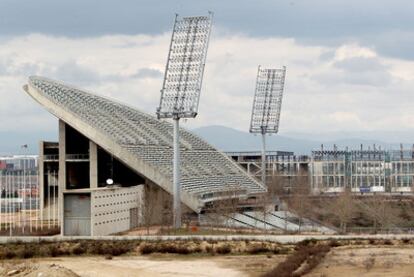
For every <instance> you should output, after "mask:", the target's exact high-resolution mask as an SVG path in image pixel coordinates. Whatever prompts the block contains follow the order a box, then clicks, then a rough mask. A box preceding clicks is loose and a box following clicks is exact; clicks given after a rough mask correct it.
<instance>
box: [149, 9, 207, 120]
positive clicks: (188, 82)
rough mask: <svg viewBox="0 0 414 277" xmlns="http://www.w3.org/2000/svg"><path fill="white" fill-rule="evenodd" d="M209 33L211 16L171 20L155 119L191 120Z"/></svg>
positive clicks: (194, 110)
mask: <svg viewBox="0 0 414 277" xmlns="http://www.w3.org/2000/svg"><path fill="white" fill-rule="evenodd" d="M210 30H211V16H193V17H183V18H179V17H178V16H177V17H176V19H175V24H174V30H173V35H172V38H171V46H170V50H169V54H168V60H167V66H166V70H165V76H164V83H163V87H162V90H161V100H160V106H159V107H158V109H157V115H158V117H159V118H171V117H178V118H185V117H187V118H188V117H195V116H196V115H197V112H198V103H199V98H200V90H201V84H202V80H203V72H204V65H205V60H206V54H207V47H208V41H209V37H210Z"/></svg>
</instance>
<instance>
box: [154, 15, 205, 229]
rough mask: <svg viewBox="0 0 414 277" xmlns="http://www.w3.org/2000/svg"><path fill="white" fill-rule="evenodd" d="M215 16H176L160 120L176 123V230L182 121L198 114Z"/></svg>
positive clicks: (178, 225)
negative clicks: (169, 120)
mask: <svg viewBox="0 0 414 277" xmlns="http://www.w3.org/2000/svg"><path fill="white" fill-rule="evenodd" d="M212 18H213V13H212V12H209V15H208V16H191V17H179V16H178V14H176V16H175V21H174V27H173V32H172V37H171V43H170V50H169V52H168V59H167V65H166V68H165V75H164V82H163V85H162V89H161V99H160V106H159V107H158V108H157V117H158V119H161V118H172V119H173V121H174V143H173V146H174V157H173V167H174V170H173V181H174V188H173V195H174V207H173V216H174V227H175V228H180V227H181V197H180V190H181V187H180V168H179V166H180V142H179V139H180V134H179V131H180V130H179V121H180V118H194V117H196V116H197V113H198V103H199V100H200V91H201V84H202V81H203V73H204V66H205V61H206V56H207V48H208V42H209V39H210V31H211V23H212Z"/></svg>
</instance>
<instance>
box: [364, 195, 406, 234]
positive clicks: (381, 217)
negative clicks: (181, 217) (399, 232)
mask: <svg viewBox="0 0 414 277" xmlns="http://www.w3.org/2000/svg"><path fill="white" fill-rule="evenodd" d="M391 200H392V199H390V198H388V197H387V196H384V195H379V194H374V195H373V196H371V197H367V198H366V199H363V200H361V201H359V206H360V207H361V210H362V212H363V213H364V215H365V216H366V217H367V218H369V219H371V220H372V221H373V225H374V231H375V232H377V231H378V227H381V228H389V227H392V226H395V225H397V224H398V223H399V222H400V221H401V219H400V218H399V210H398V209H396V208H395V207H394V206H392V202H391Z"/></svg>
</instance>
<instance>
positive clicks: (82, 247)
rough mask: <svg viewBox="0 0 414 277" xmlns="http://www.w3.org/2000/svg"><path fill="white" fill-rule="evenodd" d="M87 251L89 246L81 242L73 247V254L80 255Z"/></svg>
mask: <svg viewBox="0 0 414 277" xmlns="http://www.w3.org/2000/svg"><path fill="white" fill-rule="evenodd" d="M86 251H87V246H86V245H84V244H82V243H81V244H78V245H76V246H75V247H74V248H73V249H72V254H73V255H77V256H78V255H82V254H85V253H86Z"/></svg>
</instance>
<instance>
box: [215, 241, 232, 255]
mask: <svg viewBox="0 0 414 277" xmlns="http://www.w3.org/2000/svg"><path fill="white" fill-rule="evenodd" d="M230 252H231V247H230V245H228V244H223V245H220V246H217V247H216V253H217V254H220V255H226V254H229V253H230Z"/></svg>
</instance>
